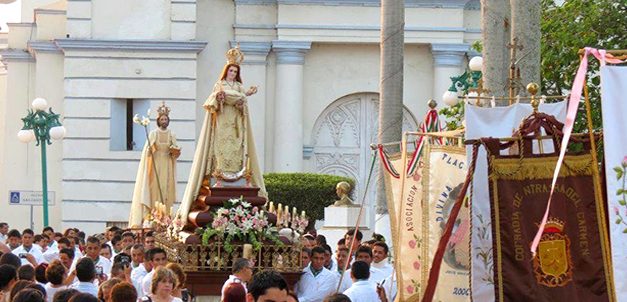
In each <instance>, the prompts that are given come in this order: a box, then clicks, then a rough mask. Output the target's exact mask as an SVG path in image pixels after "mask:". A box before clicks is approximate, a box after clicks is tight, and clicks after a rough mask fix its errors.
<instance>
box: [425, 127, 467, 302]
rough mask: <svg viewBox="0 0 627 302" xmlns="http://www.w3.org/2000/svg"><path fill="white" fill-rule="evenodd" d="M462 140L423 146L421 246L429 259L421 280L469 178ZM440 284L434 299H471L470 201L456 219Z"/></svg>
mask: <svg viewBox="0 0 627 302" xmlns="http://www.w3.org/2000/svg"><path fill="white" fill-rule="evenodd" d="M448 140H449V141H450V140H461V138H458V139H448ZM460 143H461V141H460ZM460 143H458V144H457V145H452V146H451V145H445V146H440V145H431V144H426V146H425V149H424V162H425V166H424V168H423V169H422V174H423V177H422V184H423V187H424V188H425V190H423V199H422V200H423V202H422V204H423V206H422V224H423V227H422V236H421V238H423V244H422V246H421V247H422V253H423V254H422V259H426V261H424V267H425V268H424V269H423V270H422V284H427V282H428V278H429V269H430V268H431V263H432V261H433V257H434V255H435V252H436V250H437V248H438V243H439V241H440V238H441V237H442V235H443V233H444V229H445V226H446V223H447V221H448V220H449V217H450V215H451V211H452V209H453V205H454V204H455V201H456V200H457V197H458V196H459V195H460V191H461V188H462V186H463V184H464V180H465V179H466V173H467V170H468V165H467V162H466V150H465V148H464V147H463V145H461V144H460ZM438 284H439V285H438V287H437V289H436V291H435V296H434V298H433V301H450V302H455V301H470V208H469V204H467V203H466V204H464V205H463V206H462V207H461V209H460V212H459V215H458V216H457V218H456V219H455V225H454V229H453V233H452V236H451V238H450V240H449V242H448V243H447V245H446V249H445V251H444V255H443V261H442V267H441V269H440V273H439V283H438Z"/></svg>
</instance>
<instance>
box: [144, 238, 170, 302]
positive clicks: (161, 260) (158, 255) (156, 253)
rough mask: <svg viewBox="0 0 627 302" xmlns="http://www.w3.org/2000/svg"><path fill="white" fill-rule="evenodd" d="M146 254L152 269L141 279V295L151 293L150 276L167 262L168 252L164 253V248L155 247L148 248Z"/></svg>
mask: <svg viewBox="0 0 627 302" xmlns="http://www.w3.org/2000/svg"><path fill="white" fill-rule="evenodd" d="M148 256H149V257H150V258H149V259H148V261H150V262H151V264H152V270H151V271H150V273H148V274H146V276H144V278H143V279H142V283H141V287H142V291H143V294H142V296H146V295H149V294H152V290H151V289H152V276H153V275H154V274H155V271H156V270H157V269H158V268H159V267H162V266H165V265H166V264H168V254H166V252H165V250H163V249H162V248H159V247H156V248H154V249H152V250H150V251H149V253H148Z"/></svg>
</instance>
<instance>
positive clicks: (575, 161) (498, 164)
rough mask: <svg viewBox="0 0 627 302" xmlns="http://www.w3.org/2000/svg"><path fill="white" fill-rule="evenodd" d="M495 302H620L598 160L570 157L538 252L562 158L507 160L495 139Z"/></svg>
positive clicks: (491, 152)
mask: <svg viewBox="0 0 627 302" xmlns="http://www.w3.org/2000/svg"><path fill="white" fill-rule="evenodd" d="M485 141H486V147H487V148H488V156H487V158H488V161H489V175H490V176H489V181H490V198H491V215H492V218H493V224H492V234H493V249H494V263H495V265H494V281H495V301H541V302H542V301H547V302H548V301H586V302H595V301H614V299H613V295H614V293H613V291H612V283H611V282H612V281H611V273H610V270H611V268H610V266H609V263H610V262H609V247H608V245H607V241H605V240H603V238H605V236H606V233H605V230H606V225H605V219H604V218H605V217H604V210H603V200H602V198H601V194H602V193H601V188H600V183H599V175H597V174H595V171H593V169H592V168H591V167H592V166H593V165H594V164H596V163H594V162H593V160H592V155H591V154H590V153H583V154H582V155H566V157H565V158H564V166H563V167H562V169H561V170H560V173H559V177H558V182H557V185H556V189H555V193H554V194H553V201H552V204H551V211H550V213H551V215H550V217H549V219H548V220H547V224H546V228H545V229H544V232H543V233H542V236H541V238H540V243H539V245H538V252H537V254H536V256H535V257H533V256H532V254H531V251H530V250H529V246H530V244H531V242H532V241H533V239H534V236H535V234H536V231H537V226H538V224H539V223H540V221H541V220H542V217H543V216H544V210H545V208H546V203H547V200H548V195H549V193H550V188H551V180H552V178H553V171H554V167H555V164H556V162H557V156H547V155H532V154H525V157H519V156H518V155H511V156H510V155H500V146H499V142H498V141H497V140H494V139H487V140H485Z"/></svg>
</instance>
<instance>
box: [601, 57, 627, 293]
mask: <svg viewBox="0 0 627 302" xmlns="http://www.w3.org/2000/svg"><path fill="white" fill-rule="evenodd" d="M601 93H602V97H601V100H602V101H601V104H602V110H603V143H604V149H605V173H606V177H605V179H606V185H607V202H608V208H609V211H608V212H609V216H610V217H609V224H610V241H611V244H612V245H611V247H612V264H613V266H614V284H615V292H616V296H617V297H616V298H617V301H619V302H625V301H627V185H626V182H627V131H625V125H627V100H626V99H625V94H627V67H624V66H603V67H601Z"/></svg>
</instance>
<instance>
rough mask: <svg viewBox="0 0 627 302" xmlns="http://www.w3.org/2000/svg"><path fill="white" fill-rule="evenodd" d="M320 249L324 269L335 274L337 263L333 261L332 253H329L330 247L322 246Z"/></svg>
mask: <svg viewBox="0 0 627 302" xmlns="http://www.w3.org/2000/svg"><path fill="white" fill-rule="evenodd" d="M321 247H322V248H323V249H324V267H325V268H326V269H328V270H330V271H332V272H337V263H335V261H333V251H331V246H329V245H328V244H323V245H321Z"/></svg>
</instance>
